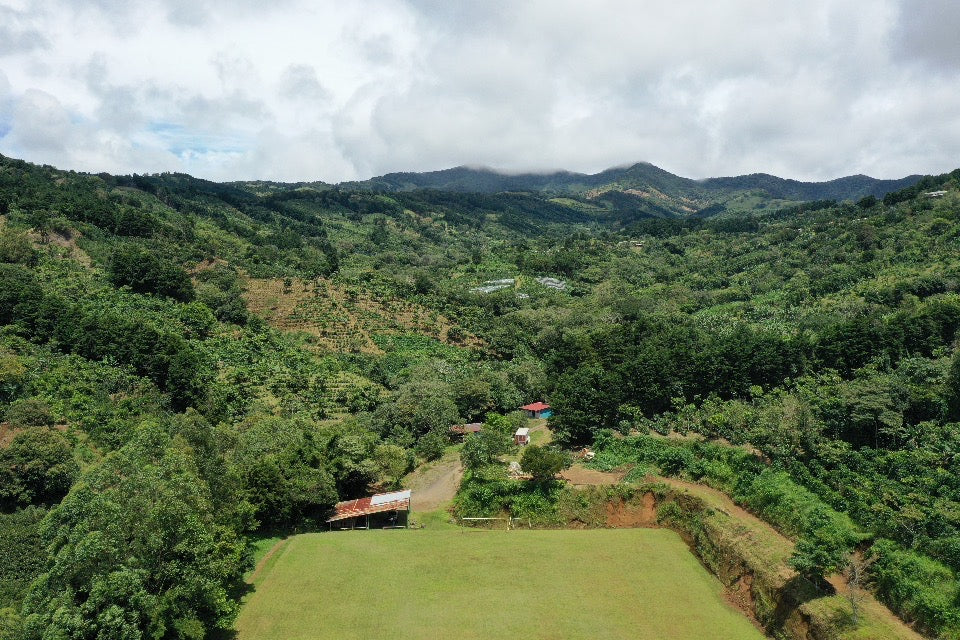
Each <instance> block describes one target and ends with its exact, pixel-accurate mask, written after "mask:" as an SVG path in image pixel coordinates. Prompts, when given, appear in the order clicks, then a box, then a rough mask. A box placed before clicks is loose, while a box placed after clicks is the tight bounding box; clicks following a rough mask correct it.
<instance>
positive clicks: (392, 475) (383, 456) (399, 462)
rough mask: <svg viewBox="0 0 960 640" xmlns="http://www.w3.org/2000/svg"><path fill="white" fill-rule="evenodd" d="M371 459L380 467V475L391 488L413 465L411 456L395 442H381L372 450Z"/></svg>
mask: <svg viewBox="0 0 960 640" xmlns="http://www.w3.org/2000/svg"><path fill="white" fill-rule="evenodd" d="M373 460H374V462H376V464H377V466H378V467H379V468H380V477H381V479H382V480H383V481H384V482H386V483H387V485H388V486H389V487H390V488H391V489H392V488H396V487H398V486H399V485H400V479H401V478H403V476H404V475H406V473H407V472H408V471H410V468H411V467H412V466H413V456H412V455H411V453H410V452H409V451H407V450H406V449H404V448H403V447H399V446H397V445H395V444H381V445H377V448H376V449H374V450H373Z"/></svg>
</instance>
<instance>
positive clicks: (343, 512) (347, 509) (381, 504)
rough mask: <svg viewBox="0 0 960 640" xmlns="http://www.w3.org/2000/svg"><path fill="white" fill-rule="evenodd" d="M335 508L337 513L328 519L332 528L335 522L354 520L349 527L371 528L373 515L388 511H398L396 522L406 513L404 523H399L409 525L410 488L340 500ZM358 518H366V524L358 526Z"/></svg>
mask: <svg viewBox="0 0 960 640" xmlns="http://www.w3.org/2000/svg"><path fill="white" fill-rule="evenodd" d="M334 509H335V513H334V515H333V517H331V518H328V519H327V522H328V523H330V527H331V528H333V523H334V522H340V521H343V520H352V522H351V523H350V524H351V526H350V527H349V528H350V529H357V528H359V529H369V528H370V516H371V515H373V514H376V513H384V512H388V511H393V512H395V513H396V515H397V518H396V519H395V522H399V515H400V513H404V514H406V515H405V516H404V519H403V525H397V526H404V527H405V526H407V522H408V519H409V516H410V490H409V489H405V490H403V491H393V492H391V493H378V494H376V495H373V496H369V497H366V498H357V499H356V500H346V501H344V502H338V503H337V504H336V506H335V507H334ZM357 518H364V522H365V524H364V526H362V527H357V526H356V524H357ZM345 528H346V527H345Z"/></svg>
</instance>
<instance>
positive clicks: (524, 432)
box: [513, 427, 530, 445]
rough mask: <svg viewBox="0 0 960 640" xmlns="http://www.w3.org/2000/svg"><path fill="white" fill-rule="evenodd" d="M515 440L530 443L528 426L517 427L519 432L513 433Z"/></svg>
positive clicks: (515, 441)
mask: <svg viewBox="0 0 960 640" xmlns="http://www.w3.org/2000/svg"><path fill="white" fill-rule="evenodd" d="M513 442H514V443H515V444H519V445H527V444H530V429H528V428H526V427H520V428H519V429H517V432H516V433H515V434H513Z"/></svg>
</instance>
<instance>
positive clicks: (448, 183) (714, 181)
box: [337, 162, 922, 200]
mask: <svg viewBox="0 0 960 640" xmlns="http://www.w3.org/2000/svg"><path fill="white" fill-rule="evenodd" d="M921 177H922V176H920V175H917V174H913V175H909V176H905V177H903V178H897V179H882V178H873V177H871V176H867V175H864V174H856V175H849V176H842V177H839V178H834V179H832V180H824V181H802V180H796V179H793V178H781V177H779V176H775V175H772V174H768V173H752V174H744V175H738V176H719V177H712V178H703V179H693V178H686V177H683V176H679V175H676V174H673V173H671V172H669V171H667V170H665V169H662V168H660V167H658V166H656V165H654V164H652V163H649V162H637V163H634V164H632V165H624V166H619V167H611V168H609V169H605V170H603V171H600V172H598V173H594V174H588V173H580V172H576V171H569V170H556V171H548V172H543V173H541V172H521V173H507V172H503V171H499V170H497V169H493V168H490V167H470V166H466V165H460V166H457V167H451V168H449V169H440V170H437V171H424V172H412V171H403V172H392V173H386V174H383V175H381V176H375V177H373V178H370V179H368V180H361V181H346V182H341V183H339V184H338V185H337V186H338V187H340V188H343V189H363V190H373V191H387V192H398V191H412V190H416V189H436V190H440V191H456V192H464V193H466V192H475V193H498V192H504V191H533V192H539V193H547V194H556V195H564V194H573V195H579V194H586V193H588V192H590V191H594V190H597V189H600V190H619V191H627V190H630V189H642V188H644V187H653V188H655V189H657V190H659V191H661V192H663V193H664V194H666V195H669V196H673V197H678V196H680V197H687V198H691V197H692V198H703V197H709V196H711V195H714V194H716V193H717V192H724V191H752V190H761V191H764V192H766V193H767V194H768V195H769V196H770V197H774V198H783V199H790V200H819V199H837V200H844V199H859V198H862V197H865V196H871V195H872V196H874V197H883V196H884V195H886V194H887V193H890V192H892V191H897V190H899V189H902V188H905V187H909V186H911V185H913V184H915V183H916V182H917V181H918V180H920V178H921Z"/></svg>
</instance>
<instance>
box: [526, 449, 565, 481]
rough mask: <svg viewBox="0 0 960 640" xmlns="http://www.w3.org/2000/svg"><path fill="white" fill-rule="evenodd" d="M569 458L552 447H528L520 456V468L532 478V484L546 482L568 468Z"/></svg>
mask: <svg viewBox="0 0 960 640" xmlns="http://www.w3.org/2000/svg"><path fill="white" fill-rule="evenodd" d="M570 463H571V460H570V457H569V456H568V455H567V454H565V453H564V452H563V451H560V450H559V449H556V448H554V447H540V446H537V445H529V446H527V447H525V448H524V450H523V455H522V456H520V468H521V469H523V471H524V472H525V473H529V474H530V475H531V476H533V480H534V482H547V481H550V480H553V479H554V477H555V476H556V475H557V474H558V473H560V472H561V471H563V470H564V469H566V468H567V467H569V466H570Z"/></svg>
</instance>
